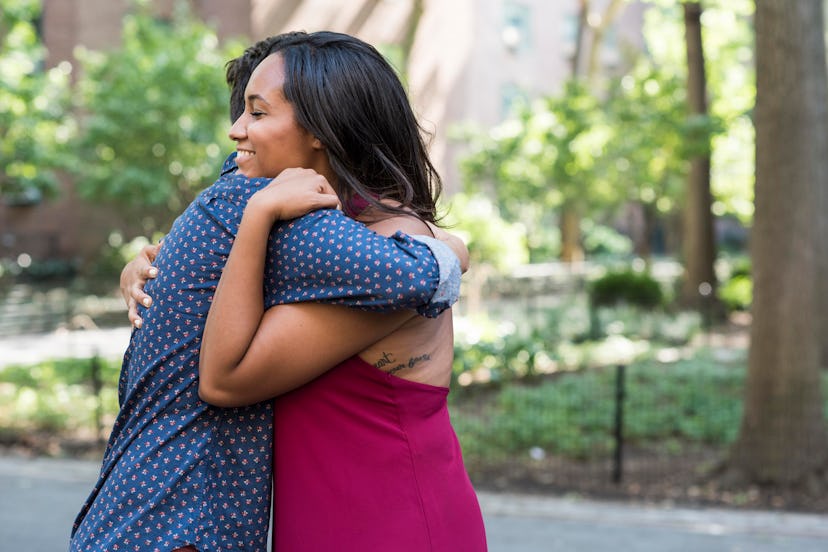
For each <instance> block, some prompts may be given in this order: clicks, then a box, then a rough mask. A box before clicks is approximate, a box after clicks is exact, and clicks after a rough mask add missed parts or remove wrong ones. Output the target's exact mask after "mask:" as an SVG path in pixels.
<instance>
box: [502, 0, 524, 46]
mask: <svg viewBox="0 0 828 552" xmlns="http://www.w3.org/2000/svg"><path fill="white" fill-rule="evenodd" d="M530 16H531V13H530V10H529V6H526V5H524V4H519V3H517V2H504V3H503V28H502V29H501V31H500V37H501V40H503V45H504V46H505V47H506V49H507V50H509V51H510V52H512V53H520V52H526V51H528V50H529V49H530V48H531V46H532V33H531V28H530V26H529V23H530V21H531V19H530Z"/></svg>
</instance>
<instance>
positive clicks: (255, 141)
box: [230, 53, 333, 184]
mask: <svg viewBox="0 0 828 552" xmlns="http://www.w3.org/2000/svg"><path fill="white" fill-rule="evenodd" d="M284 83H285V66H284V61H283V60H282V56H281V55H280V54H278V53H276V54H272V55H270V56H268V57H267V58H265V59H264V60H263V61H262V62H261V63H260V64H259V65H258V66H257V67H256V69H255V70H254V71H253V74H252V75H251V76H250V81H249V82H248V83H247V88H246V90H245V109H244V113H242V115H241V117H239V118H238V119H237V120H236V122H235V123H233V127H232V128H231V129H230V138H231V139H232V140H234V141H235V142H236V150H237V152H238V155H237V156H236V164H237V165H238V167H239V171H240V172H241V173H242V174H244V175H245V176H249V177H266V178H274V177H276V176H278V175H279V173H281V172H282V171H283V170H285V169H287V168H291V167H302V168H306V169H314V170H316V172H318V173H320V174H322V175H323V176H325V177H326V178H328V180H329V181H330V182H331V183H332V184H333V181H332V180H331V177H332V175H333V171H332V170H331V169H330V164H329V163H328V158H327V154H326V152H325V148H324V146H323V145H322V144H321V142H320V141H319V140H318V139H317V138H316V137H314V136H313V135H312V134H311V133H310V132H308V131H307V130H305V129H304V128H302V127H301V126H300V125H299V124H298V123H297V122H296V117H295V116H294V111H293V106H292V105H291V104H290V103H289V102H288V101H287V100H286V99H285V96H284V94H283V92H282V88H283V86H284Z"/></svg>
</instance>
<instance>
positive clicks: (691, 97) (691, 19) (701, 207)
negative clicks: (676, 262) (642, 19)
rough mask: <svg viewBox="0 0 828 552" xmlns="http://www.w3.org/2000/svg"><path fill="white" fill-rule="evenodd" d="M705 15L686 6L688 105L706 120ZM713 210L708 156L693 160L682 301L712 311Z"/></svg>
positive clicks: (687, 200) (695, 6)
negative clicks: (702, 22)
mask: <svg viewBox="0 0 828 552" xmlns="http://www.w3.org/2000/svg"><path fill="white" fill-rule="evenodd" d="M701 13H702V8H701V4H699V3H698V2H687V3H685V4H684V28H685V43H686V47H687V101H688V104H689V108H690V114H691V116H699V117H706V116H707V85H706V80H705V72H704V50H703V48H702V35H701ZM711 206H712V196H711V193H710V154H709V152H706V153H704V154H701V155H697V156H695V157H693V158H692V159H691V160H690V174H689V175H688V178H687V195H686V198H685V205H684V229H683V232H682V254H683V261H684V279H683V281H682V288H681V297H680V298H679V300H680V302H681V304H683V305H684V306H687V307H691V308H696V309H701V308H710V307H711V305H710V304H709V301H712V300H713V298H715V296H716V295H715V291H716V272H715V269H714V263H715V262H716V244H715V241H714V236H713V213H712V211H711ZM705 284H707V285H705ZM705 288H706V289H705ZM702 290H704V291H706V292H707V293H706V295H702V294H701V293H700V292H701V291H702ZM706 303H707V304H706Z"/></svg>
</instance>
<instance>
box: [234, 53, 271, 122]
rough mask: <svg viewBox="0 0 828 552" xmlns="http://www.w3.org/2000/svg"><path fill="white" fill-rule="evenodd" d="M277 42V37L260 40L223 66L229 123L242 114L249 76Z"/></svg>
mask: <svg viewBox="0 0 828 552" xmlns="http://www.w3.org/2000/svg"><path fill="white" fill-rule="evenodd" d="M279 40H280V37H279V36H271V37H268V38H265V39H264V40H260V41H259V42H257V43H256V44H254V45H253V46H250V47H249V48H247V49H246V50H245V51H244V53H243V54H242V55H240V56H239V57H237V58H235V59H231V60H230V61H228V62H227V64H226V65H225V78H226V80H227V84H228V85H229V86H230V122H231V123H234V122H236V119H238V118H239V117H241V114H242V113H244V90H245V89H246V88H247V82H248V81H249V80H250V75H252V74H253V70H254V69H255V68H256V66H257V65H259V63H261V62H262V60H263V59H264V58H266V57H267V56H269V55H270V54H271V53H272V52H271V51H270V49H271V48H272V47H273V45H274V44H275V43H276V42H278V41H279Z"/></svg>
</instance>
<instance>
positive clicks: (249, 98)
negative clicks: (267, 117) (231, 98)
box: [247, 94, 270, 105]
mask: <svg viewBox="0 0 828 552" xmlns="http://www.w3.org/2000/svg"><path fill="white" fill-rule="evenodd" d="M256 100H258V101H260V102H263V103H265V104H267V105H270V103H269V102H268V101H267V100H266V99H264V97H263V96H262V95H261V94H249V95H248V96H247V101H248V102H249V103H253V102H255V101H256Z"/></svg>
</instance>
